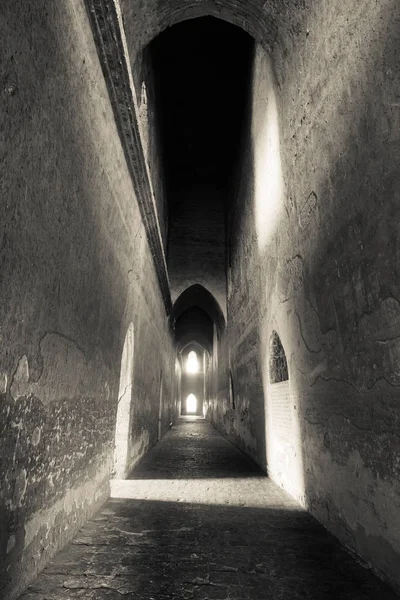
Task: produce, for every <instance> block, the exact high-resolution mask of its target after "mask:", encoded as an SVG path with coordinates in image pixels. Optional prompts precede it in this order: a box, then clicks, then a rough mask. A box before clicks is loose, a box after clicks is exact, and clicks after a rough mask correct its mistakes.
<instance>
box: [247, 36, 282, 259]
mask: <svg viewBox="0 0 400 600" xmlns="http://www.w3.org/2000/svg"><path fill="white" fill-rule="evenodd" d="M251 137H252V150H253V160H254V210H255V222H256V230H257V240H258V249H259V251H260V252H261V251H263V250H264V249H265V246H266V245H267V244H268V243H269V242H270V241H271V239H272V236H273V235H274V233H275V231H276V228H277V225H278V221H279V217H280V214H281V210H282V208H283V187H284V186H283V176H282V165H281V155H280V141H279V120H278V107H277V102H276V96H275V91H274V79H273V74H272V69H271V67H270V64H269V59H268V57H267V55H266V54H265V52H264V50H263V49H262V48H258V49H257V55H256V61H255V67H254V75H253V117H252V126H251Z"/></svg>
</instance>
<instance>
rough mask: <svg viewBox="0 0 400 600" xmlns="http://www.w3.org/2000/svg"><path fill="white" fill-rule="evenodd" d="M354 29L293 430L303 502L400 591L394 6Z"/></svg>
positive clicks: (310, 289) (399, 197)
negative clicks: (359, 45) (299, 449)
mask: <svg viewBox="0 0 400 600" xmlns="http://www.w3.org/2000/svg"><path fill="white" fill-rule="evenodd" d="M360 23H361V26H362V28H364V29H362V30H363V35H364V34H365V28H368V29H367V36H368V37H369V38H370V43H369V44H365V46H364V44H363V47H364V53H363V55H362V57H361V59H362V64H361V66H360V64H359V62H358V63H357V62H355V64H353V65H352V70H350V69H349V73H348V79H347V81H346V82H345V83H346V85H345V86H344V89H342V90H341V92H342V93H341V95H340V97H337V101H338V104H339V106H340V111H339V112H338V111H337V110H334V108H335V107H334V108H333V110H332V114H331V115H329V118H330V119H331V126H332V127H334V128H335V129H336V132H337V136H339V139H338V140H337V144H336V146H335V148H334V150H336V152H332V151H331V152H330V153H329V151H328V149H327V148H324V154H325V156H329V159H328V160H329V164H328V166H327V169H326V170H325V172H324V173H321V179H320V181H319V184H318V194H317V196H318V207H317V208H316V219H318V217H319V215H321V216H322V215H324V212H325V215H326V216H325V218H324V220H323V221H322V219H321V217H319V218H320V219H321V221H320V227H318V229H317V231H315V232H313V233H312V234H311V235H312V238H313V240H312V241H313V247H314V258H313V260H310V262H309V264H307V267H306V266H304V267H303V268H304V275H303V276H304V277H305V278H307V280H308V282H309V283H308V284H307V288H306V290H307V295H308V297H309V298H311V299H312V300H311V302H309V305H310V307H311V308H310V309H309V310H312V311H315V315H316V317H317V318H316V319H315V317H314V320H315V321H316V325H318V329H317V330H316V334H315V338H314V339H312V338H311V341H310V338H308V326H307V323H305V322H304V320H302V323H301V325H302V328H303V333H304V344H305V345H307V344H308V345H311V347H312V349H313V353H312V355H311V356H310V354H309V353H307V352H305V356H306V358H305V359H303V361H302V364H298V366H299V368H300V369H301V371H303V372H304V373H305V375H304V376H303V375H300V376H299V383H298V394H299V397H300V399H301V413H302V416H303V419H302V420H301V422H300V423H301V430H302V438H303V441H304V443H303V453H304V458H303V460H304V468H305V483H306V503H307V506H308V507H309V508H310V510H311V511H312V513H313V514H315V515H316V516H317V517H318V518H319V519H320V520H321V521H322V522H323V523H324V524H325V525H326V526H327V527H328V528H329V529H330V530H331V531H333V532H334V533H335V534H336V535H339V537H340V539H341V540H342V541H344V543H346V544H347V545H349V546H350V547H352V548H355V549H356V551H357V552H359V553H360V554H361V555H362V556H363V557H364V558H365V559H366V560H368V561H370V562H371V563H372V564H373V566H374V568H375V569H376V570H377V571H378V572H380V573H381V574H383V576H384V577H386V578H387V577H388V578H389V579H390V580H391V581H392V582H394V583H395V584H396V586H397V589H400V578H399V572H398V564H399V560H400V533H399V514H400V501H399V498H400V484H399V470H398V464H399V460H400V449H399V444H398V434H399V431H400V415H399V410H398V399H399V391H400V372H399V360H398V357H399V355H400V346H399V333H400V329H399V323H400V269H399V264H400V263H399V256H400V236H399V232H398V221H399V206H400V175H399V169H398V164H399V157H400V136H399V127H398V125H399V104H398V100H399V95H400V85H399V82H400V79H399V75H400V73H399V64H398V47H399V43H400V28H399V23H400V11H399V5H398V4H397V6H396V5H395V3H390V2H389V3H387V4H385V5H384V6H382V7H381V8H379V7H375V8H374V12H372V14H371V12H370V14H367V18H365V19H361V20H360ZM349 54H350V55H351V52H350V53H349ZM355 56H356V57H357V54H356V53H355ZM350 64H351V63H350ZM357 68H358V73H359V74H357V75H356V73H355V71H356V69H357ZM329 154H330V155H329ZM332 221H333V222H334V225H332ZM311 226H312V225H311ZM308 232H309V230H308ZM314 340H315V341H314ZM303 348H304V346H303ZM304 367H306V368H304ZM305 390H306V393H304V392H305Z"/></svg>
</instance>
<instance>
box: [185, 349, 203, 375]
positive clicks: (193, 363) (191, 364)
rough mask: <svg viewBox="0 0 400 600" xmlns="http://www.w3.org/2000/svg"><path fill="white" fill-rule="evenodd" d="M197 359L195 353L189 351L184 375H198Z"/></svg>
mask: <svg viewBox="0 0 400 600" xmlns="http://www.w3.org/2000/svg"><path fill="white" fill-rule="evenodd" d="M199 368H200V366H199V359H198V358H197V353H196V352H195V351H194V350H191V351H190V352H189V354H188V357H187V361H186V373H198V372H199Z"/></svg>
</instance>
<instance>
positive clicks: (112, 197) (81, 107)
mask: <svg viewBox="0 0 400 600" xmlns="http://www.w3.org/2000/svg"><path fill="white" fill-rule="evenodd" d="M0 29H1V42H0V43H1V48H2V52H1V54H2V60H1V65H0V82H1V86H0V104H1V113H2V115H3V119H2V124H1V126H0V142H1V143H0V190H1V191H0V193H1V203H0V206H1V208H0V210H1V224H0V272H1V277H0V296H1V304H0V324H1V325H0V327H1V340H2V344H1V349H0V382H1V393H2V395H1V403H0V481H1V487H0V596H1V597H2V598H7V599H8V598H13V597H15V594H16V593H17V592H18V591H20V590H21V589H22V588H23V587H24V586H25V584H26V582H27V581H29V580H30V579H31V578H32V576H34V574H35V573H36V572H37V570H38V569H41V568H42V567H43V566H44V564H45V563H46V561H47V560H48V559H49V557H50V556H51V555H53V554H54V552H55V551H56V550H57V549H58V548H59V547H60V546H61V545H62V544H63V543H65V542H66V541H67V540H68V539H69V538H70V537H71V535H72V534H73V533H74V531H76V528H77V527H79V525H80V524H81V523H82V521H83V520H84V519H85V518H86V517H87V516H88V515H89V514H90V513H92V512H93V510H94V509H95V508H96V506H98V505H99V503H101V502H102V501H103V499H105V497H106V496H107V494H108V482H109V477H110V473H111V470H112V458H113V443H114V429H115V417H116V410H117V395H118V383H119V381H118V380H119V368H120V360H121V354H122V348H123V343H124V337H125V333H126V330H127V328H128V325H129V323H130V322H133V323H134V327H135V366H134V369H135V370H134V388H133V404H132V436H133V440H132V451H131V460H132V461H134V460H137V459H138V457H139V456H141V455H142V454H143V453H144V452H145V450H146V449H147V448H148V447H149V446H150V445H151V444H153V443H155V441H156V440H157V421H158V412H159V406H158V397H159V396H158V391H159V390H158V385H159V374H160V370H163V372H164V379H163V381H164V385H165V390H164V395H163V397H164V398H165V399H167V401H166V407H165V410H164V412H163V418H164V422H163V427H164V428H166V427H167V418H168V419H169V420H171V419H170V416H169V413H170V412H171V411H172V406H170V405H169V400H168V397H171V394H170V388H171V378H172V367H173V366H172V356H173V355H172V349H171V346H170V338H169V334H168V332H167V329H166V315H165V310H164V309H163V305H162V302H161V299H160V295H159V293H158V287H157V281H156V277H155V274H154V268H153V263H152V258H151V255H150V252H149V249H148V245H147V241H146V238H145V234H144V231H143V227H142V225H141V221H140V216H139V211H138V208H137V205H136V201H135V196H134V193H133V189H132V185H131V182H130V179H129V175H128V172H127V168H126V165H125V160H124V156H123V152H122V149H121V147H120V144H119V142H118V136H117V132H116V127H115V124H114V119H113V114H112V110H111V107H110V104H109V100H108V96H107V90H106V87H105V84H104V80H103V76H102V73H101V70H100V66H99V63H98V59H97V55H96V50H95V47H94V43H93V39H92V34H91V31H90V27H89V23H88V19H87V16H86V13H85V11H84V8H83V4H82V2H80V0H71V1H69V2H64V3H50V4H49V3H45V2H43V1H41V0H40V1H38V2H35V3H29V4H28V5H27V4H26V3H25V2H22V1H17V2H14V3H12V4H10V3H3V6H2V11H1V16H0ZM149 357H151V360H149ZM168 422H169V421H168ZM135 444H136V445H135Z"/></svg>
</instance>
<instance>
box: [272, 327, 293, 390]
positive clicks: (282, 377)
mask: <svg viewBox="0 0 400 600" xmlns="http://www.w3.org/2000/svg"><path fill="white" fill-rule="evenodd" d="M269 379H270V382H271V383H280V382H281V381H288V379H289V371H288V366H287V361H286V354H285V350H284V349H283V346H282V342H281V340H280V338H279V335H278V334H277V333H276V331H273V332H272V336H271V343H270V359H269Z"/></svg>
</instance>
